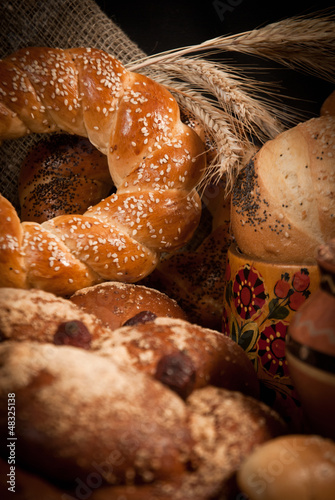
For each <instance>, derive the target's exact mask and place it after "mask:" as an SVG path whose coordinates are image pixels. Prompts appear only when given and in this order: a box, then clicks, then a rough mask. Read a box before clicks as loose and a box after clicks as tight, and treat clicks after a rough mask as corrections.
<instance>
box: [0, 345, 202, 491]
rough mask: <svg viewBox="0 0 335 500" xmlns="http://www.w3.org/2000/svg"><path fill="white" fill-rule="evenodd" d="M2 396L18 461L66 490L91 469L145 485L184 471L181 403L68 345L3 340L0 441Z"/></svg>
mask: <svg viewBox="0 0 335 500" xmlns="http://www.w3.org/2000/svg"><path fill="white" fill-rule="evenodd" d="M8 394H15V412H16V421H15V436H16V437H17V443H20V445H19V446H17V447H16V458H17V461H18V464H21V465H22V466H23V467H27V468H29V469H30V470H31V471H35V472H38V473H39V474H41V475H44V476H45V477H47V478H50V479H52V480H55V481H59V482H63V483H64V484H66V483H67V484H68V485H69V486H70V485H71V484H73V485H75V484H76V480H77V479H78V480H79V479H81V480H83V481H84V480H86V478H87V477H88V475H89V474H92V473H96V470H97V469H99V472H100V473H101V481H102V482H103V483H105V484H117V483H121V484H131V483H143V482H144V483H150V482H152V481H154V480H155V479H157V480H158V479H165V480H166V479H169V480H173V478H174V477H175V476H178V475H180V474H181V473H183V472H185V470H186V468H187V462H188V460H190V457H191V450H192V444H193V443H192V438H191V434H190V431H189V428H188V422H187V410H186V407H185V404H184V402H183V401H182V400H181V399H180V398H179V397H178V396H177V395H176V394H174V393H173V392H172V391H170V390H169V389H167V388H165V387H164V386H163V385H162V384H160V383H159V382H157V381H156V380H154V379H152V378H151V377H147V376H146V375H145V374H143V373H140V372H138V371H134V370H132V369H131V368H130V367H129V366H122V365H121V364H120V363H118V362H117V360H111V359H103V358H102V357H101V356H98V355H96V354H94V353H92V352H88V351H85V350H83V349H77V348H75V347H72V346H54V345H51V344H38V343H36V342H28V341H27V342H12V341H8V342H4V343H2V344H1V345H0V401H1V408H3V410H2V411H1V413H0V433H1V435H2V436H7V435H8V434H7V431H8V418H7V417H8V415H7V400H8ZM4 409H6V411H4ZM2 449H4V448H2Z"/></svg>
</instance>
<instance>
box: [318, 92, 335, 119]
mask: <svg viewBox="0 0 335 500" xmlns="http://www.w3.org/2000/svg"><path fill="white" fill-rule="evenodd" d="M320 115H321V116H324V115H332V116H335V90H334V91H333V92H332V93H331V94H330V95H329V96H328V97H327V99H326V100H325V101H324V103H323V104H322V106H321V110H320Z"/></svg>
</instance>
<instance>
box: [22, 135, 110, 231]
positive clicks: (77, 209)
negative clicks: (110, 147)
mask: <svg viewBox="0 0 335 500" xmlns="http://www.w3.org/2000/svg"><path fill="white" fill-rule="evenodd" d="M112 186H113V182H112V179H111V176H110V173H109V169H108V163H107V157H106V156H105V155H103V154H102V153H101V152H100V151H98V150H97V149H96V148H95V147H94V146H93V145H92V144H91V143H90V141H89V140H88V139H87V138H85V137H79V136H75V135H70V134H56V135H52V136H51V137H49V138H48V139H47V140H41V141H40V142H38V143H37V145H35V146H34V147H33V148H32V149H31V150H30V151H29V152H28V154H27V156H26V158H25V160H24V162H23V164H22V166H21V169H20V175H19V180H18V192H19V200H20V208H21V210H20V218H21V220H22V221H34V222H40V223H41V222H44V221H46V220H48V219H51V218H53V217H56V216H58V215H63V214H71V213H72V214H82V213H84V212H85V211H86V210H87V209H88V208H89V207H90V206H91V205H96V204H97V203H98V202H99V201H100V200H101V199H102V198H105V197H106V196H107V195H109V194H110V191H111V189H112Z"/></svg>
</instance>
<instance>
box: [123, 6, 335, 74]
mask: <svg viewBox="0 0 335 500" xmlns="http://www.w3.org/2000/svg"><path fill="white" fill-rule="evenodd" d="M209 50H211V51H213V50H214V51H219V52H223V51H233V52H240V53H244V54H250V55H255V56H258V57H262V58H265V59H268V60H271V61H275V62H278V63H280V64H282V65H284V66H288V67H290V68H292V69H299V70H302V71H304V72H308V73H311V74H314V75H316V76H318V77H322V78H324V79H326V80H328V81H331V82H335V73H334V71H335V70H334V68H335V64H334V63H335V13H334V12H333V11H332V10H330V9H329V11H328V10H327V11H325V12H321V13H319V14H318V13H316V14H314V15H310V16H296V17H291V18H289V19H284V20H282V21H278V22H275V23H271V24H268V25H266V26H264V27H262V28H258V29H254V30H250V31H246V32H244V33H239V34H235V35H230V36H220V37H217V38H213V39H211V40H206V41H205V42H203V43H200V44H198V45H192V46H189V47H184V48H180V49H173V50H170V51H166V52H162V53H161V54H156V55H154V56H148V57H145V58H143V59H140V60H139V61H137V62H133V63H132V65H131V70H132V71H138V70H139V69H142V68H143V67H145V66H148V65H152V64H155V63H158V62H160V63H161V62H162V61H168V60H169V61H170V62H171V60H173V59H176V58H179V57H181V56H184V55H186V54H190V53H199V52H204V51H207V52H208V51H209Z"/></svg>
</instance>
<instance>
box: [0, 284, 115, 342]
mask: <svg viewBox="0 0 335 500" xmlns="http://www.w3.org/2000/svg"><path fill="white" fill-rule="evenodd" d="M75 321H76V322H80V323H82V324H83V326H84V328H85V327H86V328H87V330H88V332H89V334H90V337H91V342H90V343H89V347H90V348H92V349H94V346H95V344H96V341H97V339H99V338H100V339H101V338H102V337H108V336H109V335H110V330H109V328H107V327H105V326H104V325H103V324H102V323H101V322H100V321H99V320H98V318H97V317H96V316H95V315H93V314H89V313H86V312H85V311H83V310H82V309H80V308H79V307H77V306H76V305H75V304H73V303H72V302H70V301H69V300H66V299H63V298H61V297H56V296H55V295H54V294H52V293H49V292H45V291H43V290H35V289H30V290H22V289H17V288H1V289H0V340H15V341H18V342H23V341H26V340H33V341H34V342H40V343H45V342H48V343H54V342H55V335H56V333H57V331H58V330H59V328H60V326H61V325H66V324H67V325H68V328H67V331H68V333H69V335H70V334H71V331H70V330H71V326H73V323H74V322H75ZM72 337H73V335H72ZM86 347H88V346H86Z"/></svg>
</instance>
